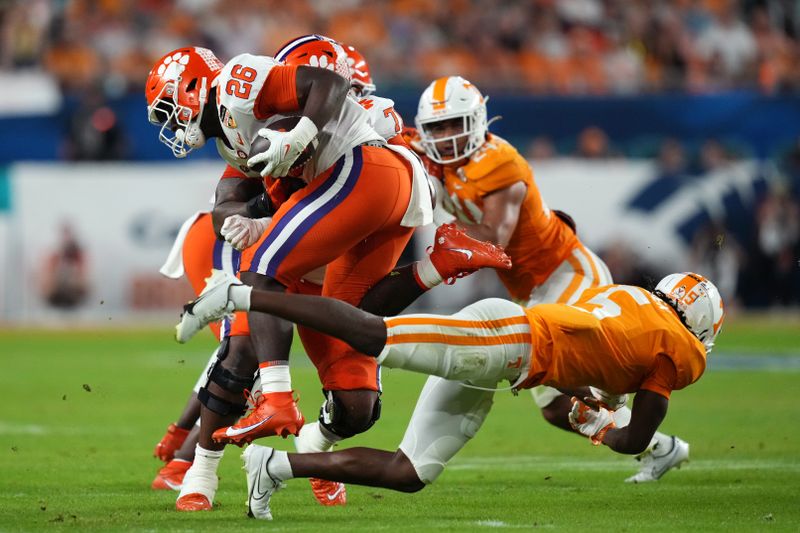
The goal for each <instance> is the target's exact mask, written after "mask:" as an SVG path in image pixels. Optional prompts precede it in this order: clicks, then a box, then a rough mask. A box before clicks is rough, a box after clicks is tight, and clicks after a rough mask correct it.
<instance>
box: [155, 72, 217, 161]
mask: <svg viewBox="0 0 800 533" xmlns="http://www.w3.org/2000/svg"><path fill="white" fill-rule="evenodd" d="M180 81H181V79H180V77H179V78H177V79H176V80H175V81H172V82H168V83H165V84H164V86H163V87H162V88H161V91H160V92H159V93H158V96H156V98H155V99H154V100H153V104H152V105H150V106H147V118H148V120H149V121H150V123H151V124H155V125H157V126H158V125H160V126H161V130H160V131H159V132H158V140H159V141H161V142H162V143H164V144H166V145H167V146H168V147H169V149H170V150H172V154H173V155H174V156H175V157H177V158H184V157H186V156H187V155H189V152H191V151H192V150H193V149H194V148H200V147H202V146H203V145H204V144H205V143H206V137H205V134H204V133H203V131H202V130H201V129H200V121H201V120H202V118H203V111H204V109H205V103H206V100H207V99H208V89H207V87H206V84H207V80H206V78H205V77H203V78H201V79H200V91H199V95H198V104H199V108H200V110H199V111H198V113H197V116H196V117H194V118H193V117H192V109H191V108H190V107H188V106H184V105H180V104H179V103H178V90H177V88H178V87H179V86H180Z"/></svg>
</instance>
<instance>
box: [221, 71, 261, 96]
mask: <svg viewBox="0 0 800 533" xmlns="http://www.w3.org/2000/svg"><path fill="white" fill-rule="evenodd" d="M255 79H256V71H255V69H252V68H250V67H245V66H243V65H234V67H233V68H232V69H231V79H230V80H228V83H227V84H225V92H226V93H228V94H229V95H231V96H238V97H239V98H244V99H245V100H247V99H248V98H249V97H250V89H252V88H253V85H252V82H253V81H255Z"/></svg>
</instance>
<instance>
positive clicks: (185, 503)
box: [175, 492, 211, 511]
mask: <svg viewBox="0 0 800 533" xmlns="http://www.w3.org/2000/svg"><path fill="white" fill-rule="evenodd" d="M175 509H177V510H178V511H210V510H211V502H210V501H208V498H206V497H205V496H204V495H202V494H200V493H199V492H192V493H191V494H186V495H184V496H181V497H180V498H178V501H176V502H175Z"/></svg>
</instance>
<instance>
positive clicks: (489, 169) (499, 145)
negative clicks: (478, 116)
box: [461, 135, 527, 180]
mask: <svg viewBox="0 0 800 533" xmlns="http://www.w3.org/2000/svg"><path fill="white" fill-rule="evenodd" d="M518 160H522V162H524V163H525V164H526V165H527V162H526V161H525V160H524V159H523V158H522V156H521V155H520V154H519V152H517V149H516V148H514V147H513V146H511V144H509V143H508V142H507V141H506V140H504V139H502V138H500V137H497V136H496V135H491V136H490V137H489V139H487V141H486V142H485V143H484V144H483V146H481V147H480V148H479V149H478V150H477V151H476V152H475V153H474V154H472V155H471V156H470V158H469V161H468V162H467V164H466V165H464V167H463V168H462V169H461V170H462V171H463V172H464V175H465V176H466V177H467V178H468V179H470V180H480V179H483V178H486V177H488V176H490V175H491V174H493V173H494V172H495V171H496V170H497V169H499V168H500V167H502V166H503V165H505V164H506V163H510V162H514V161H518Z"/></svg>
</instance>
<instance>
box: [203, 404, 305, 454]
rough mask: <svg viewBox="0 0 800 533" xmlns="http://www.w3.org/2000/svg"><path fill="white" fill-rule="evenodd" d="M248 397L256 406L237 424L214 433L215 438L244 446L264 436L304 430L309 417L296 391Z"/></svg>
mask: <svg viewBox="0 0 800 533" xmlns="http://www.w3.org/2000/svg"><path fill="white" fill-rule="evenodd" d="M247 396H248V398H247V399H248V402H252V403H253V405H254V407H253V410H252V411H250V414H249V415H247V416H245V417H244V418H242V419H240V420H239V422H237V423H236V424H234V425H232V426H229V427H226V428H220V429H218V430H216V431H215V432H214V434H213V435H212V436H211V438H213V439H214V441H216V442H221V443H224V444H236V445H237V446H243V445H244V444H246V443H250V442H252V441H253V440H255V439H260V438H261V437H272V436H273V435H280V436H281V437H283V438H286V437H288V436H289V435H290V434H291V435H295V436H297V434H298V433H300V428H301V427H303V424H304V423H305V421H306V420H305V418H303V414H302V413H301V412H300V409H298V408H297V401H296V400H295V399H294V398H293V397H292V392H268V393H266V394H262V393H261V392H256V393H255V394H253V395H250V394H249V393H247Z"/></svg>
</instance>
